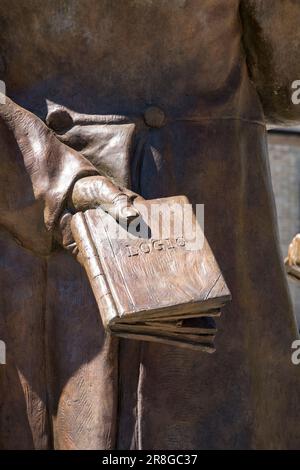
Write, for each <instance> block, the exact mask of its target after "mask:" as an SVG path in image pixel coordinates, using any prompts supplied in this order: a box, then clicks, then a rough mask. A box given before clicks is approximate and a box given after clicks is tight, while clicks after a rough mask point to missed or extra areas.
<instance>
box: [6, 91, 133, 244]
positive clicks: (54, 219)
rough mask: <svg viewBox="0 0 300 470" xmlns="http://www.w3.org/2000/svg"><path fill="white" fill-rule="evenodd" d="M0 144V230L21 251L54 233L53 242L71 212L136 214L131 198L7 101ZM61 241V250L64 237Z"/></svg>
mask: <svg viewBox="0 0 300 470" xmlns="http://www.w3.org/2000/svg"><path fill="white" fill-rule="evenodd" d="M2 98H3V96H2ZM0 144H1V145H0V153H1V159H0V175H1V181H0V187H1V188H0V225H2V226H4V227H5V228H6V229H8V230H9V231H11V232H13V234H14V235H15V236H16V237H17V238H19V239H20V241H21V242H23V241H24V240H25V241H26V244H25V246H27V247H29V248H32V249H35V248H36V247H37V240H38V241H39V243H40V244H41V245H43V243H44V244H47V245H49V244H51V234H52V233H53V234H54V235H55V238H57V235H58V234H57V231H58V232H61V231H63V232H68V227H66V225H67V226H68V223H66V222H65V219H66V215H68V216H69V218H70V216H71V212H72V211H75V210H81V209H82V210H85V209H88V208H89V207H96V206H97V205H101V204H102V205H103V204H108V206H109V207H108V212H110V213H111V215H113V216H114V217H121V216H123V217H124V218H126V219H127V218H130V217H135V216H136V215H137V212H136V210H135V209H134V208H133V207H129V206H131V201H130V198H131V197H132V194H129V195H128V193H127V192H126V190H123V188H119V187H117V186H116V185H114V184H113V183H112V182H111V181H109V180H108V179H107V178H106V177H104V176H100V175H99V174H98V172H97V170H96V169H95V167H94V166H93V165H92V164H91V163H90V162H88V160H86V159H85V158H84V157H83V156H82V155H81V154H79V153H78V152H76V151H75V150H73V149H71V148H70V147H68V146H67V145H65V144H63V143H62V142H60V141H59V140H58V139H57V138H56V136H55V135H54V133H53V132H52V131H51V130H50V129H49V128H48V127H47V126H46V125H45V124H44V123H43V122H42V121H41V120H40V119H39V118H38V117H37V116H35V115H34V114H32V113H30V112H29V111H27V110H25V109H23V108H22V107H20V106H18V105H17V104H16V103H14V102H13V101H11V100H10V99H9V98H7V97H6V99H5V104H0ZM120 214H121V215H120ZM62 216H63V218H64V222H63V223H62V229H60V227H61V219H62ZM69 218H68V220H69ZM58 238H59V237H58ZM60 238H61V237H60ZM62 238H63V240H62V244H63V245H65V238H64V233H62ZM66 244H68V241H66ZM40 251H41V249H40Z"/></svg>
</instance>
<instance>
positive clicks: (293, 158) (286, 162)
mask: <svg viewBox="0 0 300 470" xmlns="http://www.w3.org/2000/svg"><path fill="white" fill-rule="evenodd" d="M268 144H269V156H270V167H271V175H272V182H273V190H274V194H275V202H276V208H277V216H278V225H279V236H280V245H281V250H282V257H283V258H285V257H286V256H287V251H288V246H289V244H290V242H291V241H292V239H293V237H294V236H295V235H296V234H297V233H300V126H299V127H288V128H272V129H269V132H268ZM288 283H289V288H290V292H291V297H292V301H293V305H294V309H295V314H296V317H297V321H298V327H299V328H300V282H299V283H297V282H296V281H293V280H290V279H289V280H288Z"/></svg>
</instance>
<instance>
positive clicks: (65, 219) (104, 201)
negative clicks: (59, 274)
mask: <svg viewBox="0 0 300 470" xmlns="http://www.w3.org/2000/svg"><path fill="white" fill-rule="evenodd" d="M137 196H138V195H137V194H136V193H133V192H132V191H129V190H128V189H124V188H120V187H119V186H117V185H116V184H114V183H113V182H111V181H110V180H109V179H108V178H106V177H105V176H87V177H85V178H81V179H79V180H78V181H76V183H75V185H74V188H73V191H72V193H71V195H70V198H69V202H68V208H67V209H66V210H65V211H64V213H63V214H62V216H61V218H60V220H59V224H58V229H57V236H56V239H57V240H58V242H59V243H60V245H62V246H63V247H64V248H65V249H67V250H68V251H71V252H72V254H74V255H75V256H77V254H78V250H77V247H76V243H75V241H74V238H73V236H72V232H71V227H70V222H71V218H72V213H74V212H76V211H84V210H86V209H92V208H96V207H99V206H101V207H102V208H103V210H105V211H106V212H107V213H109V214H110V215H111V216H112V217H114V218H115V219H116V220H117V221H118V222H121V223H126V222H131V221H132V220H133V219H135V218H136V217H138V216H139V213H138V211H137V210H136V209H135V208H134V207H133V205H132V201H133V199H134V198H136V197H137Z"/></svg>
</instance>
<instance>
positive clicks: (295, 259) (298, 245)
mask: <svg viewBox="0 0 300 470" xmlns="http://www.w3.org/2000/svg"><path fill="white" fill-rule="evenodd" d="M286 262H287V264H288V265H289V266H295V265H298V266H300V234H299V233H298V234H297V235H296V236H295V237H294V238H293V240H292V242H291V243H290V245H289V250H288V257H287V260H286Z"/></svg>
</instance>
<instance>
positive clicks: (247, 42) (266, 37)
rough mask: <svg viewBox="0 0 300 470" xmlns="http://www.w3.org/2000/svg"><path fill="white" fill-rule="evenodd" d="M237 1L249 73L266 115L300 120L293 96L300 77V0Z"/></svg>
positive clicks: (273, 118)
mask: <svg viewBox="0 0 300 470" xmlns="http://www.w3.org/2000/svg"><path fill="white" fill-rule="evenodd" d="M240 5H241V8H240V12H241V20H242V26H243V42H244V47H245V50H246V55H247V63H248V67H249V73H250V76H251V79H252V80H253V82H254V84H255V86H256V89H257V91H258V94H259V96H260V99H261V102H262V105H263V108H264V113H265V116H266V119H267V120H268V121H269V122H273V123H289V122H290V123H292V122H295V121H300V104H294V103H293V100H292V96H293V94H294V96H295V89H294V88H293V84H294V86H297V83H295V82H296V81H297V80H300V28H299V24H300V1H298V0H267V1H266V0H241V4H240ZM299 83H300V82H298V85H299ZM298 96H299V93H298ZM298 101H299V100H298Z"/></svg>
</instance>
